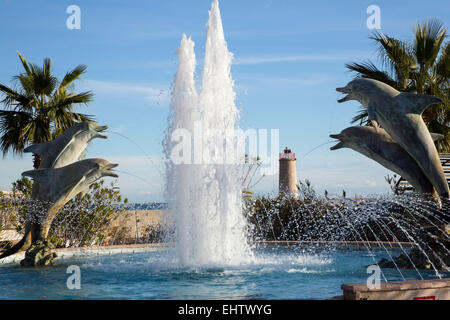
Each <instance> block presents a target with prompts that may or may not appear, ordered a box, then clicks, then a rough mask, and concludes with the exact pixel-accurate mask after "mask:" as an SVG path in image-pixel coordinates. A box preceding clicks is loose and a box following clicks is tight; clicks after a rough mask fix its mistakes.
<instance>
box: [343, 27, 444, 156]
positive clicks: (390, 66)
mask: <svg viewBox="0 0 450 320" xmlns="http://www.w3.org/2000/svg"><path fill="white" fill-rule="evenodd" d="M446 37H447V29H446V28H445V27H444V25H443V24H442V22H440V21H439V20H437V19H431V20H429V21H427V22H424V23H423V24H420V23H417V25H416V27H415V29H414V40H413V41H411V42H407V41H401V40H398V39H395V38H393V37H389V36H387V35H384V34H383V33H381V32H375V33H374V35H373V36H372V37H371V39H372V40H374V41H375V43H376V44H377V45H378V47H379V48H378V53H379V57H380V60H381V64H382V67H383V68H385V69H386V70H387V71H384V70H381V69H379V68H377V67H376V65H375V64H374V63H373V62H372V61H370V60H368V61H367V62H363V63H355V62H353V63H350V64H347V65H346V67H347V68H348V69H350V70H351V71H354V72H356V74H357V75H356V77H363V78H370V79H375V80H378V81H381V82H384V83H386V84H388V85H390V86H392V87H394V88H395V89H397V90H399V91H403V92H412V93H418V94H430V95H435V96H437V97H439V98H441V99H442V101H443V103H442V104H439V105H434V106H431V107H429V108H428V109H427V110H426V111H425V112H424V113H423V119H424V121H425V123H426V124H427V126H428V128H429V130H430V131H431V132H436V133H440V134H443V135H444V136H445V139H444V140H441V141H439V142H438V145H437V147H438V150H439V151H440V152H448V151H450V128H449V124H450V42H446V43H444V41H445V39H446ZM356 122H358V123H360V124H361V125H362V124H366V125H367V124H368V119H367V111H366V109H365V108H363V107H361V109H360V110H359V111H358V113H357V114H356V116H355V117H354V118H353V119H352V123H356Z"/></svg>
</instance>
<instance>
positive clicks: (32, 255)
mask: <svg viewBox="0 0 450 320" xmlns="http://www.w3.org/2000/svg"><path fill="white" fill-rule="evenodd" d="M56 257H57V254H56V253H54V252H53V246H52V245H50V244H49V243H48V242H47V241H41V240H38V241H36V242H35V243H33V244H32V245H31V246H30V247H29V248H28V250H27V251H26V252H25V259H23V260H22V261H20V265H21V266H22V267H35V266H51V265H54V262H53V260H55V258H56Z"/></svg>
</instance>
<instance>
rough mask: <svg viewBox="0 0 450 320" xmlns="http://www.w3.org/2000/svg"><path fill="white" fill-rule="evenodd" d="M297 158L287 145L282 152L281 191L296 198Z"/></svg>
mask: <svg viewBox="0 0 450 320" xmlns="http://www.w3.org/2000/svg"><path fill="white" fill-rule="evenodd" d="M296 160H297V159H295V153H292V152H291V150H290V149H288V148H287V147H286V149H284V152H283V153H280V176H279V180H278V182H279V192H280V194H282V193H284V194H289V195H291V196H292V197H294V198H297V197H298V188H297V169H296V167H295V164H296V162H297V161H296Z"/></svg>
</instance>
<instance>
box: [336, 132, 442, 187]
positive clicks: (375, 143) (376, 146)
mask: <svg viewBox="0 0 450 320" xmlns="http://www.w3.org/2000/svg"><path fill="white" fill-rule="evenodd" d="M330 137H331V138H333V139H338V140H339V143H338V144H336V145H335V146H333V147H331V148H330V149H331V150H337V149H341V148H350V149H352V150H354V151H356V152H359V153H361V154H363V155H365V156H366V157H368V158H370V159H372V160H374V161H376V162H378V163H379V164H381V165H382V166H383V167H385V168H387V169H389V170H391V171H393V172H395V173H397V174H399V175H400V176H402V177H403V178H405V179H406V180H408V182H409V183H411V185H412V186H413V187H414V189H416V191H417V192H420V193H429V194H432V193H433V192H434V187H433V185H432V184H431V182H430V181H429V180H428V178H427V177H426V176H425V174H424V173H423V172H422V169H421V168H420V167H419V166H418V165H417V163H416V161H415V160H414V159H413V158H412V157H411V156H410V155H409V154H408V153H407V152H406V151H405V150H404V149H403V148H402V147H401V146H400V145H399V144H398V143H397V142H395V141H394V139H392V137H391V136H390V135H389V134H388V133H387V132H386V131H385V130H384V129H381V128H378V129H376V128H373V127H349V128H347V129H344V130H343V131H342V132H341V133H339V134H331V135H330Z"/></svg>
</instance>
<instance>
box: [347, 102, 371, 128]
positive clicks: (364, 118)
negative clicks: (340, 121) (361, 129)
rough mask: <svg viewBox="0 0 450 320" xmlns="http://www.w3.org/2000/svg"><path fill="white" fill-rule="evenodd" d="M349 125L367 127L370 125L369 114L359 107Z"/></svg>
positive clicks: (362, 107)
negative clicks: (354, 124) (355, 124)
mask: <svg viewBox="0 0 450 320" xmlns="http://www.w3.org/2000/svg"><path fill="white" fill-rule="evenodd" d="M350 123H352V124H353V123H357V124H358V125H360V126H368V125H369V124H370V121H369V114H368V113H367V109H366V108H364V106H359V110H358V112H357V113H356V115H355V116H354V117H353V118H352V121H351V122H350Z"/></svg>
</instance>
